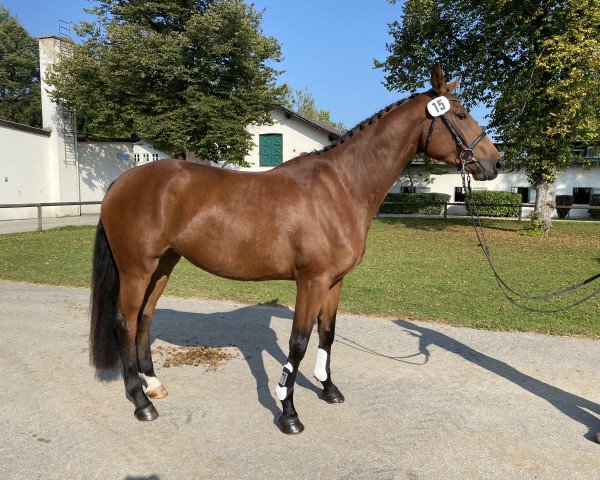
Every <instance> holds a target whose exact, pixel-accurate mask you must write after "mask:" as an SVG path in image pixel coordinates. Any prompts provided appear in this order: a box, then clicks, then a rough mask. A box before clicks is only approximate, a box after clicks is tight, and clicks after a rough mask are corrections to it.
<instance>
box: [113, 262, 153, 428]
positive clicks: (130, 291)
mask: <svg viewBox="0 0 600 480" xmlns="http://www.w3.org/2000/svg"><path fill="white" fill-rule="evenodd" d="M157 263H158V262H157ZM149 282H150V275H147V276H146V275H140V274H138V275H123V274H121V275H120V288H119V314H118V315H117V322H116V329H115V332H116V335H117V341H118V343H119V350H120V352H121V360H122V362H123V380H124V381H125V391H126V392H127V394H128V395H129V397H130V398H131V400H132V401H133V404H134V405H135V412H134V414H135V416H136V418H137V419H138V420H154V419H156V418H157V417H158V412H157V411H156V409H155V408H154V405H152V402H150V400H149V399H148V397H147V396H146V394H145V393H144V391H143V389H142V381H141V379H140V376H139V375H138V361H137V351H136V338H137V327H138V317H139V315H140V310H141V308H142V304H143V303H144V298H145V294H146V290H147V288H148V284H149Z"/></svg>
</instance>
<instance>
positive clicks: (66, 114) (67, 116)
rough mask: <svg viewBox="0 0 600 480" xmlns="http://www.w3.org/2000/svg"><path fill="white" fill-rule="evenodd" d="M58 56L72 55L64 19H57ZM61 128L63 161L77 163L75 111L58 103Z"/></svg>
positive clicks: (67, 28) (71, 44) (71, 46)
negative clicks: (63, 148)
mask: <svg viewBox="0 0 600 480" xmlns="http://www.w3.org/2000/svg"><path fill="white" fill-rule="evenodd" d="M58 32H59V36H60V37H61V39H60V42H59V44H58V45H59V49H60V56H61V57H72V56H73V40H72V39H71V24H70V23H69V22H67V21H65V20H59V21H58ZM60 114H61V124H62V125H61V130H62V135H63V139H64V143H65V163H66V164H67V165H77V119H76V117H75V112H73V111H72V110H69V109H67V108H66V107H65V105H64V104H62V103H61V104H60Z"/></svg>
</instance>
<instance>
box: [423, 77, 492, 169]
mask: <svg viewBox="0 0 600 480" xmlns="http://www.w3.org/2000/svg"><path fill="white" fill-rule="evenodd" d="M457 84H458V81H456V80H455V81H454V82H451V83H450V84H449V85H446V81H445V80H444V73H443V72H442V69H441V68H440V67H439V66H435V67H433V69H432V71H431V86H432V90H430V91H429V92H427V93H426V94H423V97H424V100H423V101H422V104H423V108H425V103H426V102H428V103H427V107H426V111H425V112H424V114H425V115H427V120H426V121H425V122H424V123H423V131H422V134H421V144H420V152H422V153H425V154H426V155H427V156H429V157H431V158H434V159H436V160H440V161H442V162H444V163H447V164H448V165H455V166H457V167H458V168H459V169H462V168H463V167H464V169H465V171H466V172H468V173H470V174H471V175H473V178H474V179H475V180H493V179H494V178H496V177H497V176H498V169H499V168H500V167H501V166H502V158H501V157H500V153H499V152H498V150H497V149H496V147H495V146H494V144H493V143H492V142H491V141H490V139H489V138H488V137H487V136H486V135H485V132H484V131H483V129H482V128H481V127H480V126H479V125H478V124H477V122H476V121H475V120H474V119H473V117H471V116H470V115H469V112H467V110H466V109H465V107H463V106H462V105H461V103H460V101H458V100H457V99H456V98H454V97H453V96H452V93H453V92H454V89H455V88H456V85H457Z"/></svg>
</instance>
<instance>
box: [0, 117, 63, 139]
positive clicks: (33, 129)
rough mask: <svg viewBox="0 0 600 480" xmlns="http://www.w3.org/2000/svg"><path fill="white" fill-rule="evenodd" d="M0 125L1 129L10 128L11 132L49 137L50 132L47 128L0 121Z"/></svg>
mask: <svg viewBox="0 0 600 480" xmlns="http://www.w3.org/2000/svg"><path fill="white" fill-rule="evenodd" d="M0 125H1V126H3V127H8V128H12V129H13V130H21V131H23V132H31V133H37V134H39V135H45V136H46V137H49V136H50V134H51V133H52V131H51V130H50V129H49V128H37V127H31V126H29V125H24V124H22V123H16V122H9V121H8V120H0Z"/></svg>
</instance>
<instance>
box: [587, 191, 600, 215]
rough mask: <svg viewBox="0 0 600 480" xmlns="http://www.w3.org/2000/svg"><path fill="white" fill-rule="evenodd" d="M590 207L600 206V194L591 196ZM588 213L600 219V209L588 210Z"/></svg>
mask: <svg viewBox="0 0 600 480" xmlns="http://www.w3.org/2000/svg"><path fill="white" fill-rule="evenodd" d="M590 207H600V194H599V193H595V194H593V195H592V196H591V198H590ZM588 215H589V216H590V218H593V219H594V220H600V210H588Z"/></svg>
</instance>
